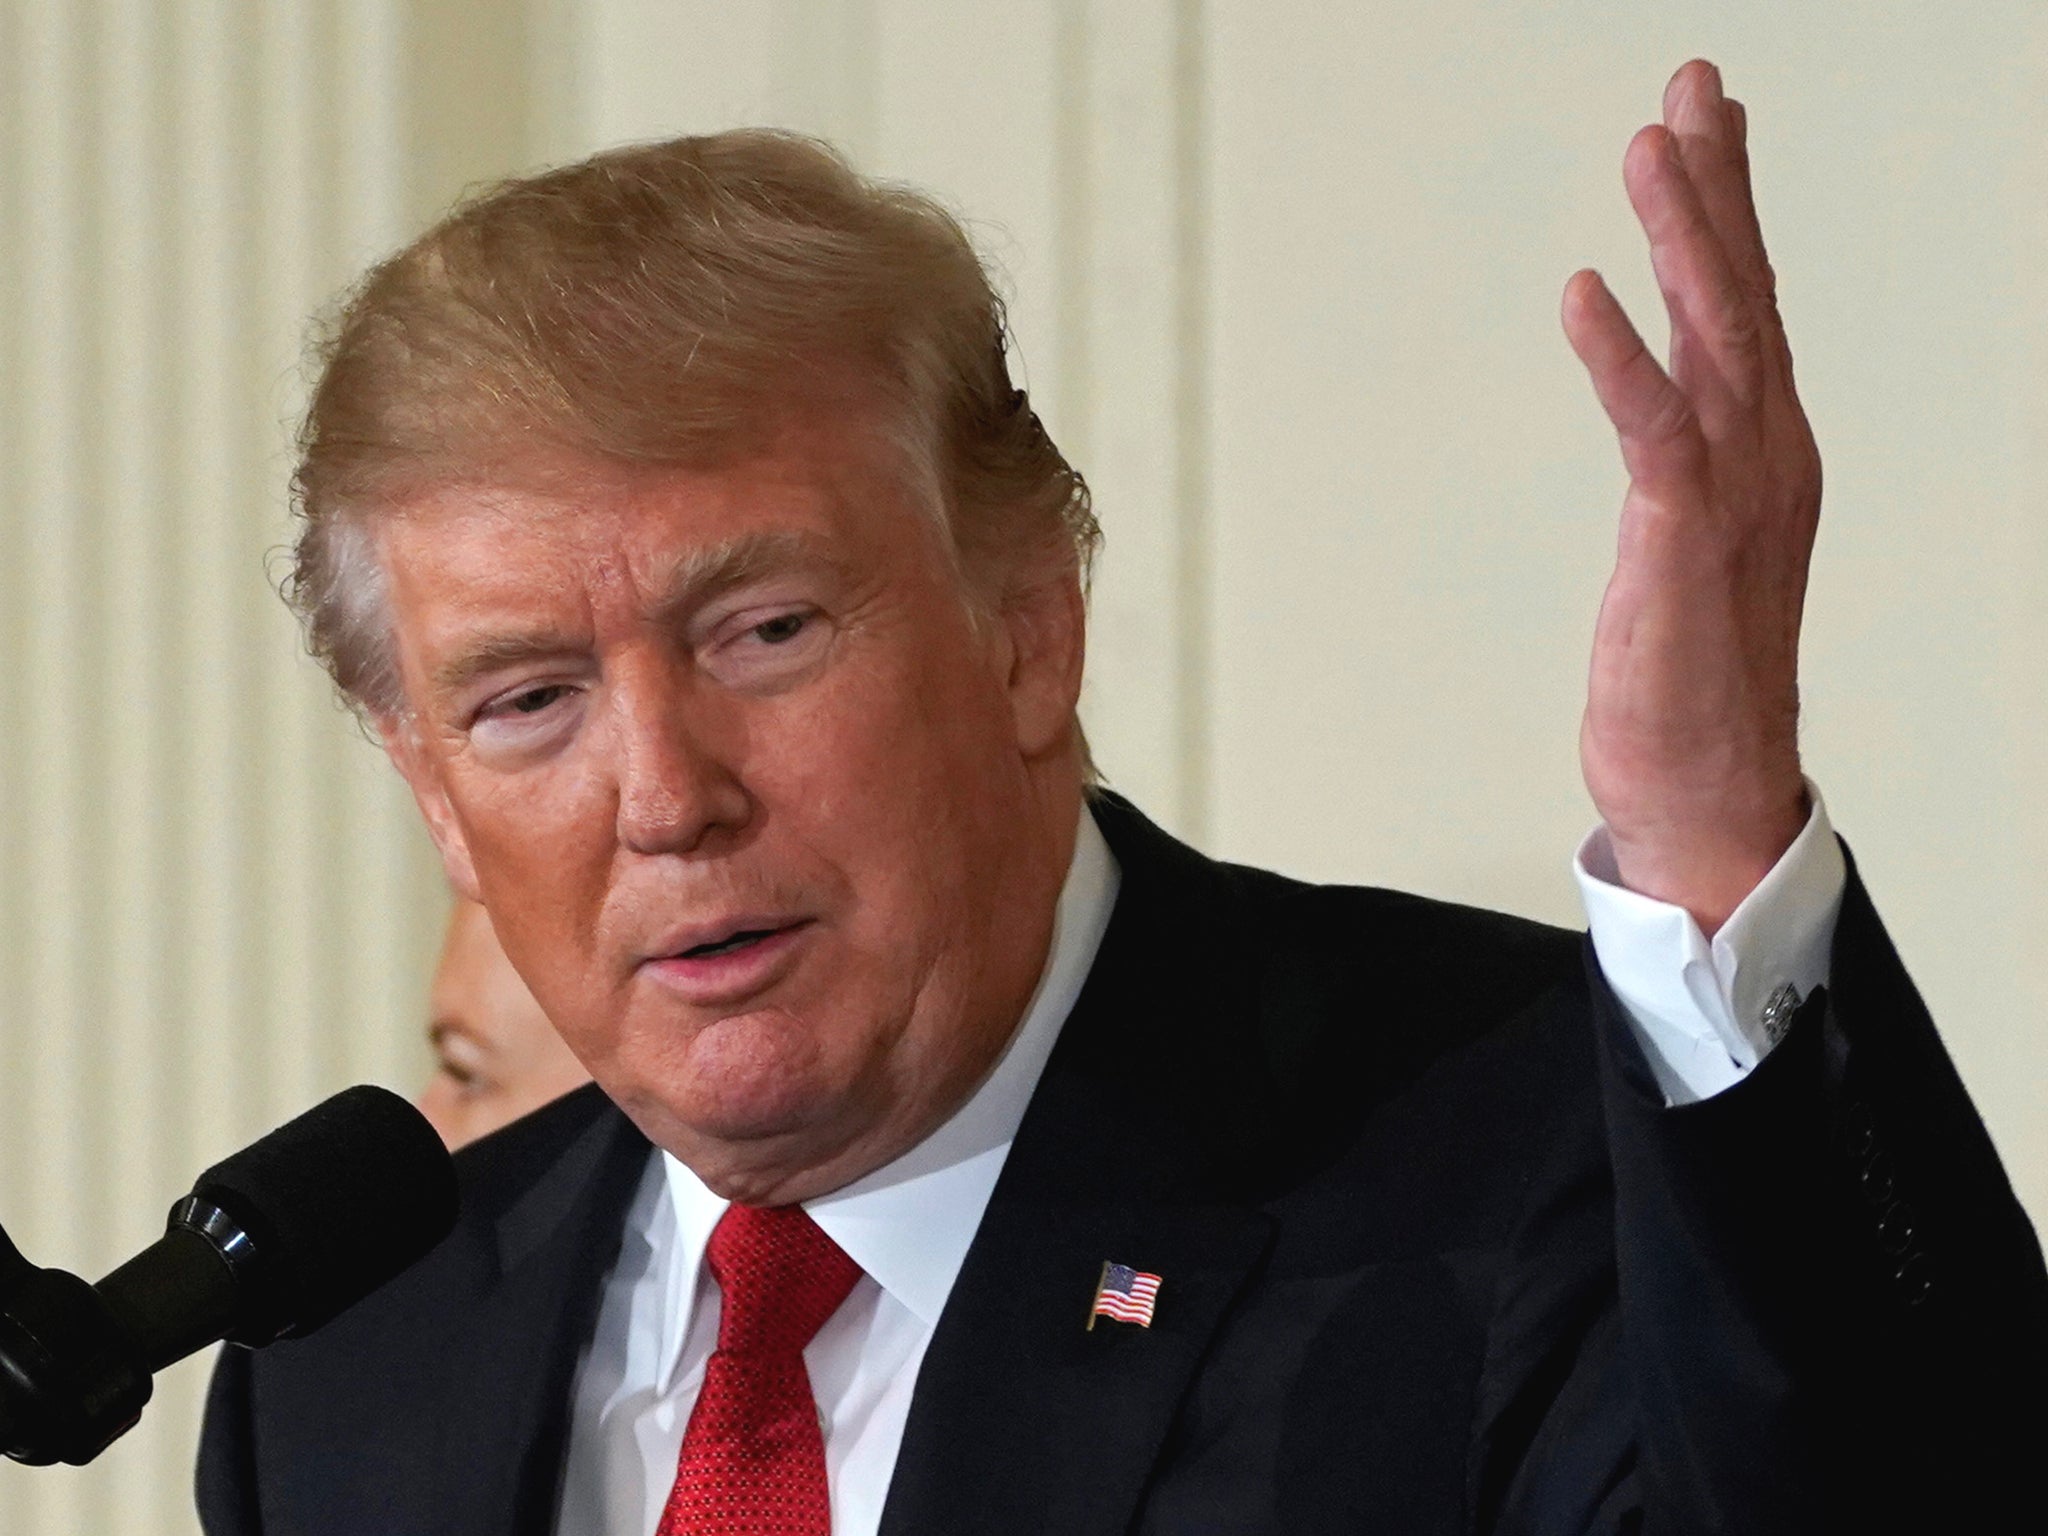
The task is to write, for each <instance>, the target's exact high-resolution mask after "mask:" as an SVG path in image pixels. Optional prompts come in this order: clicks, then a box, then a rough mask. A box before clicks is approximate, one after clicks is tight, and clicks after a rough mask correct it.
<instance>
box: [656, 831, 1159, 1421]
mask: <svg viewBox="0 0 2048 1536" xmlns="http://www.w3.org/2000/svg"><path fill="white" fill-rule="evenodd" d="M1119 878H1120V877H1119V871H1118V869H1117V865H1116V859H1115V857H1114V855H1112V854H1111V853H1110V851H1109V845H1108V844H1107V843H1105V842H1104V841H1103V839H1102V833H1101V832H1100V831H1099V830H1098V829H1097V827H1096V825H1095V818H1094V817H1093V816H1091V815H1090V814H1089V813H1088V812H1087V810H1086V809H1085V808H1084V809H1083V810H1082V812H1081V825H1080V829H1079V832H1078V834H1077V835H1076V837H1075V839H1074V858H1073V862H1072V863H1071V864H1070V865H1069V866H1068V867H1067V878H1066V883H1065V884H1064V885H1062V886H1061V888H1060V899H1059V906H1058V909H1057V910H1056V912H1055V915H1054V918H1053V935H1052V948H1051V951H1050V952H1049V953H1048V954H1047V956H1046V960H1045V970H1044V971H1043V972H1042V973H1041V974H1040V976H1039V978H1038V988H1037V990H1036V991H1035V992H1033V993H1032V996H1031V1002H1030V1005H1029V1006H1028V1007H1027V1008H1026V1009H1025V1010H1024V1018H1023V1020H1022V1022H1021V1023H1019V1024H1018V1026H1017V1029H1016V1032H1015V1033H1014V1034H1012V1035H1011V1037H1010V1043H1009V1044H1008V1045H1007V1046H1005V1047H1004V1048H1003V1054H1002V1055H1001V1056H999V1057H998V1058H997V1059H996V1064H995V1066H994V1067H992V1068H991V1069H990V1070H989V1074H988V1076H987V1077H985V1078H984V1079H983V1080H982V1083H981V1086H980V1087H979V1088H977V1089H975V1091H974V1093H973V1095H972V1096H971V1097H969V1099H968V1100H967V1102H966V1103H965V1104H962V1105H961V1106H960V1108H959V1109H957V1110H955V1111H954V1112H953V1114H952V1116H951V1117H950V1118H949V1119H947V1120H946V1121H945V1123H944V1124H942V1125H940V1127H939V1128H938V1129H937V1130H935V1131H933V1132H932V1134H931V1135H929V1136H927V1137H926V1138H925V1139H924V1140H923V1141H921V1142H919V1143H918V1144H917V1145H916V1146H914V1147H912V1148H911V1149H910V1150H909V1151H907V1152H905V1153H904V1154H903V1155H902V1156H901V1157H898V1158H897V1159H896V1160H895V1161H893V1162H890V1163H886V1164H884V1165H883V1166H882V1167H880V1168H877V1169H876V1170H875V1171H874V1172H873V1173H870V1174H868V1175H867V1176H866V1177H864V1178H861V1179H857V1180H855V1181H854V1182H853V1183H851V1184H849V1185H847V1186H846V1187H845V1188H843V1189H837V1190H834V1191H833V1192H832V1193H831V1194H829V1195H821V1196H819V1197H818V1198H817V1199H815V1200H807V1201H805V1202H804V1209H806V1210H807V1211H809V1212H810V1213H811V1216H812V1218H813V1219H814V1220H815V1221H816V1222H817V1223H818V1225H819V1226H820V1227H821V1228H823V1229H824V1231H825V1233H826V1235H828V1236H829V1237H830V1238H831V1239H832V1240H833V1241H834V1242H836V1243H837V1244H838V1245H839V1246H840V1247H841V1248H842V1249H844V1250H845V1251H846V1254H847V1256H848V1257H849V1258H851V1259H852V1260H853V1261H854V1263H856V1264H858V1265H859V1266H860V1267H861V1269H862V1270H863V1271H864V1272H865V1273H867V1274H868V1275H869V1276H871V1277H872V1278H873V1279H874V1281H875V1283H876V1284H878V1285H879V1286H881V1288H882V1289H883V1290H884V1291H886V1292H888V1294H889V1295H891V1296H892V1297H894V1298H895V1299H896V1300H897V1301H899V1302H901V1303H902V1304H903V1306H904V1307H906V1308H907V1309H909V1311H910V1312H911V1313H912V1315H914V1316H915V1317H916V1318H917V1319H918V1321H919V1322H921V1323H923V1324H924V1325H925V1326H926V1327H927V1328H931V1327H936V1326H937V1324H938V1320H939V1313H940V1312H941V1311H942V1310H943V1309H944V1308H945V1305H946V1298H947V1297H948V1296H949V1295H951V1294H952V1291H953V1282H954V1280H955V1279H956V1278H957V1277H958V1275H959V1273H960V1266H961V1264H962V1263H964V1262H965V1261H966V1258H967V1247H968V1244H970V1243H971V1242H973V1240H974V1233H975V1229H976V1228H977V1227H979V1226H980V1225H981V1218H982V1214H983V1213H984V1212H985V1211H986V1210H987V1209H988V1202H989V1196H990V1195H991V1194H993V1193H994V1191H995V1187H996V1177H997V1175H998V1174H1000V1173H1001V1172H1002V1169H1003V1162H1004V1159H1005V1158H1007V1157H1008V1156H1009V1152H1010V1143H1011V1142H1012V1141H1013V1140H1014V1139H1015V1137H1016V1134H1017V1127H1018V1125H1020V1124H1021V1123H1022V1122H1023V1119H1024V1110H1025V1108H1026V1106H1028V1105H1029V1104H1030V1102H1031V1095H1032V1093H1033V1092H1034V1091H1035V1090H1036V1089H1037V1087H1038V1079H1039V1075H1040V1074H1041V1073H1042V1072H1043V1071H1044V1070H1045V1063H1046V1058H1047V1057H1048V1056H1050V1055H1051V1054H1052V1048H1053V1043H1054V1041H1056V1040H1057V1039H1058V1038H1059V1032H1060V1026H1061V1025H1062V1024H1064V1023H1065V1022H1066V1019H1067V1015H1068V1014H1069V1013H1071V1012H1072V1011H1073V1007H1074V1001H1075V999H1076V998H1078V997H1079V996H1080V995H1081V985H1082V983H1083V982H1084V981H1086V980H1087V977H1088V971H1089V969H1090V968H1091V967H1092V966H1093V965H1094V964H1095V954H1096V951H1097V950H1098V949H1099V948H1101V945H1102V935H1103V931H1104V930H1105V929H1106V928H1107V927H1108V926H1109V914H1110V909H1111V908H1112V907H1113V906H1114V905H1115V904H1116V892H1117V884H1118V881H1119ZM661 1157H662V1164H663V1168H664V1172H665V1175H666V1182H667V1186H668V1196H669V1198H668V1202H667V1203H668V1206H669V1210H667V1211H664V1212H660V1213H658V1214H656V1215H655V1217H654V1221H653V1223H652V1225H653V1227H654V1228H656V1229H657V1230H655V1231H650V1233H649V1236H650V1238H652V1239H653V1240H654V1241H655V1242H656V1243H657V1244H658V1243H659V1242H660V1240H661V1237H662V1236H665V1235H668V1234H662V1233H660V1232H659V1231H658V1229H659V1228H660V1227H663V1226H668V1225H669V1224H670V1221H672V1222H673V1226H672V1227H671V1232H672V1234H673V1237H672V1240H673V1247H672V1248H671V1249H670V1263H669V1265H668V1269H669V1285H668V1288H667V1292H668V1294H667V1297H666V1303H665V1305H664V1306H663V1307H662V1326H661V1346H660V1348H661V1355H660V1360H661V1371H660V1375H661V1379H662V1380H663V1382H664V1383H665V1384H672V1378H673V1376H674V1373H675V1370H676V1367H677V1365H678V1363H679V1361H680V1358H681V1355H682V1350H683V1344H684V1341H685V1340H686V1339H688V1338H689V1335H690V1324H691V1321H692V1318H693V1315H694V1313H695V1311H696V1299H697V1285H698V1274H699V1271H700V1270H701V1269H702V1267H703V1262H704V1249H705V1245H706V1244H707V1243H709V1242H710V1240H711V1229H712V1228H713V1227H715V1226H717V1225H718V1219H719V1217H721V1216H723V1215H724V1214H725V1208H726V1205H727V1203H728V1202H726V1201H725V1200H723V1199H721V1198H720V1197H719V1196H717V1195H715V1194H713V1193H712V1192H711V1191H710V1190H709V1189H708V1188H706V1187H705V1185H704V1182H703V1181H702V1180H701V1179H699V1178H698V1177H697V1176H696V1175H695V1174H694V1173H692V1172H690V1170H689V1169H688V1168H686V1167H685V1166H684V1165H683V1164H682V1163H681V1162H679V1161H678V1160H677V1159H676V1158H675V1157H673V1156H671V1155H670V1154H669V1153H667V1152H664V1153H662V1154H661Z"/></svg>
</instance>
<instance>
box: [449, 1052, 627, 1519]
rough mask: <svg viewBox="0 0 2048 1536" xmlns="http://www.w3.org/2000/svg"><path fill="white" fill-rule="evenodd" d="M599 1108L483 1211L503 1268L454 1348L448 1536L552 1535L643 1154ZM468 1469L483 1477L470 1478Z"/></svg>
mask: <svg viewBox="0 0 2048 1536" xmlns="http://www.w3.org/2000/svg"><path fill="white" fill-rule="evenodd" d="M582 1091H583V1092H585V1093H588V1094H591V1095H593V1097H594V1098H595V1095H596V1090H595V1089H586V1090H582ZM595 1103H596V1105H597V1106H601V1107H598V1108H597V1112H596V1114H595V1116H594V1118H593V1119H592V1120H591V1122H590V1124H588V1125H587V1126H586V1127H584V1128H583V1129H582V1131H581V1132H580V1133H579V1134H577V1135H576V1136H575V1138H574V1139H573V1140H572V1141H571V1142H570V1143H569V1144H568V1147H567V1149H566V1150H565V1151H563V1152H562V1153H561V1155H560V1157H559V1158H558V1159H557V1160H556V1161H555V1162H554V1163H553V1165H552V1166H550V1167H549V1168H548V1169H547V1171H546V1172H545V1173H543V1174H542V1175H541V1176H540V1177H539V1178H538V1179H536V1180H534V1181H533V1182H532V1183H531V1184H530V1185H529V1186H527V1187H525V1188H523V1189H521V1190H520V1191H519V1192H518V1193H517V1195H516V1197H514V1198H512V1199H510V1200H509V1202H508V1203H506V1204H505V1205H503V1206H502V1208H497V1209H491V1210H487V1211H484V1212H481V1213H479V1214H480V1216H481V1218H482V1219H483V1220H485V1221H486V1222H488V1224H489V1233H490V1237H491V1239H492V1243H493V1246H494V1248H495V1259H496V1267H495V1273H494V1274H493V1275H492V1276H491V1277H490V1278H489V1279H488V1280H487V1281H486V1282H485V1284H484V1285H483V1286H482V1287H481V1289H480V1291H479V1293H478V1295H477V1296H476V1298H475V1303H474V1305H473V1306H472V1307H470V1308H469V1309H467V1311H466V1313H465V1314H464V1316H463V1317H462V1318H461V1321H460V1324H459V1326H458V1328H457V1330H456V1331H455V1334H454V1336H453V1338H451V1340H450V1347H449V1352H448V1361H447V1366H448V1370H449V1372H450V1380H449V1382H448V1390H449V1394H450V1398H451V1400H459V1401H460V1402H461V1404H462V1408H461V1411H460V1413H459V1414H451V1415H449V1416H448V1417H447V1418H446V1419H444V1421H443V1423H442V1424H441V1425H440V1426H439V1429H440V1433H441V1435H442V1437H443V1440H444V1450H443V1454H442V1455H441V1456H440V1457H438V1458H436V1460H437V1464H439V1465H440V1466H442V1467H444V1468H448V1469H451V1470H456V1471H457V1475H456V1476H455V1477H454V1478H451V1479H450V1482H451V1485H454V1486H451V1487H449V1488H446V1489H443V1490H441V1491H440V1497H439V1498H438V1499H437V1501H436V1502H437V1503H439V1505H440V1507H441V1508H442V1510H443V1511H444V1523H443V1529H444V1530H445V1531H446V1532H448V1533H449V1536H471V1533H474V1536H485V1533H489V1536H508V1533H509V1536H548V1533H550V1532H552V1530H553V1528H554V1512H555V1503H556V1500H557V1497H558V1494H559V1484H560V1479H561V1471H562V1458H563V1454H564V1452H565V1450H566V1448H567V1433H568V1417H569V1408H570V1393H571V1389H572V1386H573V1382H574V1376H575V1371H576V1364H577V1360H578V1358H579V1356H580V1354H581V1352H582V1349H583V1346H584V1344H585V1342H586V1341H587V1340H588V1339H589V1337H590V1333H591V1330H592V1328H593V1327H594V1326H595V1324H596V1319H597V1309H598V1305H599V1302H600V1299H601V1293H602V1288H603V1281H604V1277H605V1275H606V1274H607V1273H608V1272H609V1271H610V1269H611V1266H612V1264H613V1262H614V1261H615V1259H616V1258H617V1255H618V1248H619V1242H620V1238H621V1236H622V1234H623V1230H624V1223H625V1214H626V1208H627V1206H628V1205H629V1204H630V1203H631V1201H632V1197H633V1193H634V1191H635V1189H636V1188H637V1187H638V1185H639V1179H640V1175H641V1173H642V1171H643V1170H644V1168H645V1166H646V1161H647V1154H648V1147H647V1143H646V1141H645V1140H644V1139H643V1138H642V1137H641V1136H640V1134H639V1132H638V1131H637V1130H635V1129H634V1128H633V1126H632V1124H631V1122H629V1121H628V1120H627V1119H626V1117H625V1116H624V1115H622V1114H620V1113H619V1112H618V1111H617V1110H616V1109H614V1108H613V1107H612V1106H611V1104H610V1103H609V1101H605V1100H602V1099H595ZM465 1468H473V1469H475V1470H476V1476H475V1478H474V1479H473V1480H471V1479H470V1478H467V1477H464V1476H463V1475H462V1474H461V1472H460V1470H458V1469H465ZM507 1469H511V1475H509V1476H508V1475H507Z"/></svg>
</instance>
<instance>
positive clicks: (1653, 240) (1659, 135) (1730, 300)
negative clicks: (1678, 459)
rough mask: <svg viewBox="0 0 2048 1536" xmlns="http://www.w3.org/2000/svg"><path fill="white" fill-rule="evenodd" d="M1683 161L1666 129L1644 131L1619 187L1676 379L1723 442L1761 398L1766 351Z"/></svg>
mask: <svg viewBox="0 0 2048 1536" xmlns="http://www.w3.org/2000/svg"><path fill="white" fill-rule="evenodd" d="M1679 155H1680V149H1679V144H1678V140H1677V138H1676V136H1675V135H1673V134H1672V133H1671V132H1670V131H1669V130H1668V129H1666V128H1662V127H1650V128H1645V129H1643V130H1642V131H1641V132H1640V133H1638V134H1637V135H1636V136H1635V139H1634V141H1633V142H1631V143H1630V145H1629V148H1628V154H1627V156H1626V158H1625V159H1624V160H1623V162H1622V179H1623V181H1624V182H1625V183H1626V185H1627V187H1628V194H1629V201H1630V202H1631V203H1632V204H1633V205H1634V206H1635V211H1636V217H1637V219H1638V220H1640V221H1641V223H1642V226H1643V231H1644V233H1645V234H1647V235H1648V236H1649V239H1650V265H1651V267H1652V269H1653V270H1654V271H1655V272H1656V275H1657V286H1658V287H1659V288H1660V289H1662V290H1663V294H1664V303H1665V307H1666V308H1667V309H1668V310H1669V311H1670V314H1671V374H1672V377H1673V379H1675V380H1676V382H1677V383H1678V386H1679V387H1680V388H1681V389H1682V390H1684V391H1685V392H1686V394H1688V395H1690V396H1691V397H1692V400H1693V404H1694V407H1695V408H1696V409H1697V411H1698V412H1699V417H1700V423H1701V426H1702V427H1703V428H1704V430H1705V431H1706V433H1707V435H1708V436H1709V437H1711V438H1719V437H1720V436H1722V435H1723V433H1724V432H1726V431H1727V430H1730V429H1731V428H1733V427H1734V426H1736V425H1737V424H1738V423H1739V422H1740V421H1741V420H1742V419H1743V418H1744V417H1745V416H1746V415H1747V414H1748V412H1749V411H1750V409H1751V408H1752V407H1753V406H1754V405H1755V404H1756V402H1757V401H1758V400H1759V399H1760V398H1761V396H1762V394H1763V391H1764V388H1765V382H1766V379H1765V361H1764V359H1765V349H1764V345H1763V337H1762V333H1761V329H1760V320H1759V316H1758V313H1757V308H1756V305H1755V304H1754V302H1753V301H1752V299H1751V298H1750V296H1749V294H1748V293H1747V292H1746V291H1745V290H1744V288H1743V286H1742V284H1741V283H1740V282H1739V281H1738V280H1737V278H1736V276H1735V271H1734V268H1733V266H1732V265H1731V264H1730V262H1729V259H1728V254H1727V252H1726V250H1725V249H1724V248H1723V247H1722V244H1721V241H1720V238H1719V236H1718V235H1717V234H1716V232H1715V230H1714V227H1713V222H1712V220H1711V219H1710V218H1709V217H1708V215H1707V211H1706V208H1705V206H1704V205H1703V204H1702V202H1701V201H1700V196H1699V192H1698V189H1697V188H1696V187H1695V186H1694V185H1693V182H1692V178H1691V177H1690V176H1688V175H1687V173H1686V169H1685V166H1684V165H1683V164H1682V163H1681V161H1680V158H1679Z"/></svg>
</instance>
